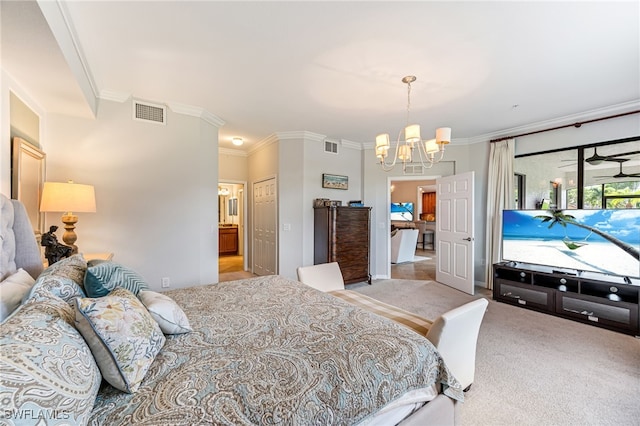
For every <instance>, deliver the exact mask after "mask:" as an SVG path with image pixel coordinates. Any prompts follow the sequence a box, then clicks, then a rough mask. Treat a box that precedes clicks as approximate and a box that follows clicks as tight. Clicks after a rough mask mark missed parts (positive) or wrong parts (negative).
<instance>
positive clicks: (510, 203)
mask: <svg viewBox="0 0 640 426" xmlns="http://www.w3.org/2000/svg"><path fill="white" fill-rule="evenodd" d="M514 154H515V139H507V140H504V141H499V142H493V143H491V151H490V154H489V179H488V183H487V229H486V233H485V235H486V236H487V241H486V247H485V253H486V258H487V270H486V277H485V278H486V279H485V282H486V283H487V288H488V289H493V267H492V265H493V264H494V263H496V262H499V261H500V260H501V259H502V210H504V209H513V208H514V207H515V194H514V190H513V181H514V174H513V157H514ZM520 195H521V194H520Z"/></svg>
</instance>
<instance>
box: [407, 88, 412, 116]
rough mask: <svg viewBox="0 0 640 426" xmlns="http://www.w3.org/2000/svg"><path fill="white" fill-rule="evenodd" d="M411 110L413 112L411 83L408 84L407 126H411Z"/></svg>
mask: <svg viewBox="0 0 640 426" xmlns="http://www.w3.org/2000/svg"><path fill="white" fill-rule="evenodd" d="M410 110H411V82H407V126H408V125H409V112H410Z"/></svg>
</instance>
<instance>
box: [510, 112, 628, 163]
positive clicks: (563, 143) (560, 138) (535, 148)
mask: <svg viewBox="0 0 640 426" xmlns="http://www.w3.org/2000/svg"><path fill="white" fill-rule="evenodd" d="M638 135H640V114H632V115H627V116H624V117H618V118H612V119H609V120H603V121H597V122H594V123H589V124H584V125H582V126H581V127H579V128H576V127H567V128H565V129H559V130H554V131H551V132H545V133H538V134H535V135H531V136H524V137H521V138H517V139H516V149H515V154H516V155H522V154H530V153H534V152H542V151H549V150H554V149H559V148H569V147H575V146H580V145H588V144H593V143H599V142H606V141H611V140H616V139H623V138H628V137H632V136H638Z"/></svg>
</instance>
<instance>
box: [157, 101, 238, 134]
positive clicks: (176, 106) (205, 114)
mask: <svg viewBox="0 0 640 426" xmlns="http://www.w3.org/2000/svg"><path fill="white" fill-rule="evenodd" d="M167 106H168V107H169V108H171V111H173V112H176V113H178V114H184V115H190V116H192V117H198V118H201V119H203V120H204V121H206V122H207V123H209V124H212V125H214V126H216V127H218V128H220V127H222V126H224V124H225V121H224V120H223V119H221V118H220V117H218V116H216V115H214V114H212V113H210V112H209V111H207V110H206V109H204V108H200V107H196V106H192V105H185V104H180V103H177V102H167Z"/></svg>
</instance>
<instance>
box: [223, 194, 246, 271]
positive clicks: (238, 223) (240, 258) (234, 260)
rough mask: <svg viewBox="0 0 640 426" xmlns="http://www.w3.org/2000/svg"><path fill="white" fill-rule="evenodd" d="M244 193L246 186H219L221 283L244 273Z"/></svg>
mask: <svg viewBox="0 0 640 426" xmlns="http://www.w3.org/2000/svg"><path fill="white" fill-rule="evenodd" d="M245 192H246V191H245V182H235V181H220V182H219V183H218V275H219V276H220V278H221V280H222V279H223V278H224V277H225V276H227V275H228V274H238V273H244V271H246V270H247V267H246V256H245V247H246V241H245V224H246V220H245V217H246V214H245V211H246V209H245V205H246V196H245ZM227 278H228V277H227Z"/></svg>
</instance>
